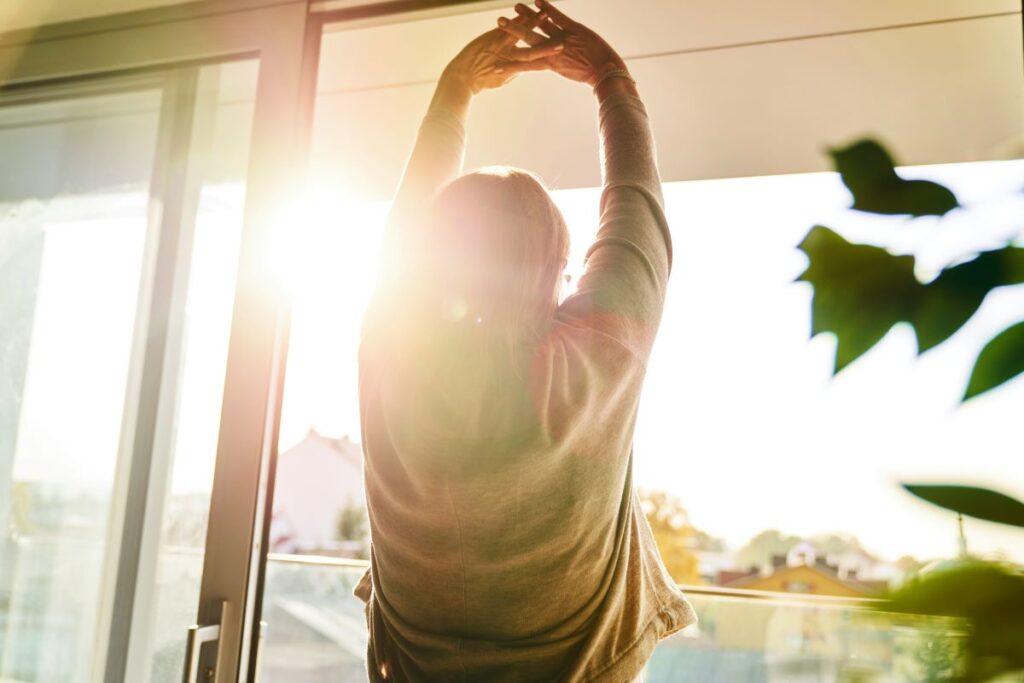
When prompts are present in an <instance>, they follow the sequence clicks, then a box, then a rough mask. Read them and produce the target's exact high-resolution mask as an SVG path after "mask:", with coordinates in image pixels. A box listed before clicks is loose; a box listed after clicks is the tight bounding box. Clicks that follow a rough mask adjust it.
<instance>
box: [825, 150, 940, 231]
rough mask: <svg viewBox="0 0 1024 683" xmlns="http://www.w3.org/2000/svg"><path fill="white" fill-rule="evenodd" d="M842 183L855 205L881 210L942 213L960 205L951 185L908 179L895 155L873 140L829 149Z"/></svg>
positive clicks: (911, 213)
mask: <svg viewBox="0 0 1024 683" xmlns="http://www.w3.org/2000/svg"><path fill="white" fill-rule="evenodd" d="M829 155H831V157H832V163H833V165H834V166H835V169H836V171H838V172H839V175H840V177H841V178H842V180H843V184H845V185H846V187H847V188H848V189H849V190H850V192H851V194H853V208H854V209H858V210H860V211H868V212H870V213H880V214H910V215H911V216H942V215H944V214H946V213H948V212H949V211H951V210H953V209H955V208H957V207H958V206H960V203H959V202H958V201H957V199H956V195H954V194H953V192H952V191H950V190H949V188H947V187H945V186H944V185H940V184H939V183H934V182H932V181H930V180H905V179H903V178H901V177H900V176H899V175H898V174H897V173H896V168H895V164H894V163H893V160H892V157H891V156H890V155H889V153H888V152H887V151H886V150H885V148H884V147H882V146H881V145H880V144H878V143H877V142H875V141H874V140H861V141H859V142H855V143H853V144H852V145H850V146H848V147H843V148H838V149H830V150H829Z"/></svg>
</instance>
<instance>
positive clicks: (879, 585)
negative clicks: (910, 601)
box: [719, 541, 887, 598]
mask: <svg viewBox="0 0 1024 683" xmlns="http://www.w3.org/2000/svg"><path fill="white" fill-rule="evenodd" d="M737 574H738V573H737V572H722V573H720V576H719V584H720V585H723V586H726V587H728V588H744V589H747V590H759V591H775V592H781V593H805V594H811V595H832V596H837V597H847V598H868V597H874V596H876V595H878V594H879V593H881V592H882V591H883V590H884V589H885V587H886V585H887V584H886V582H884V581H875V580H860V579H858V573H857V570H856V569H852V568H847V567H842V566H840V565H838V564H834V563H832V562H830V561H829V560H828V559H826V558H823V557H821V556H820V555H819V554H818V553H817V552H816V551H815V549H814V547H813V546H812V545H811V544H810V543H809V542H807V541H803V542H801V543H799V544H797V545H796V546H794V547H793V548H792V549H791V550H790V551H789V553H787V554H786V555H776V556H774V557H773V558H772V567H771V568H770V569H769V570H767V571H765V572H762V571H758V570H757V569H756V568H754V569H751V570H750V571H749V572H746V573H739V575H737Z"/></svg>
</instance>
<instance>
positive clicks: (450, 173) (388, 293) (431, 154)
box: [363, 107, 466, 339]
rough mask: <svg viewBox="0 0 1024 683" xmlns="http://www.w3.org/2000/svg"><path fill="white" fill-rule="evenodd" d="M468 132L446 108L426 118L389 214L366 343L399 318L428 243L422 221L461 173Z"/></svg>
mask: <svg viewBox="0 0 1024 683" xmlns="http://www.w3.org/2000/svg"><path fill="white" fill-rule="evenodd" d="M465 150H466V129H465V124H464V122H463V121H462V119H461V118H460V117H458V116H456V115H455V114H453V113H451V112H450V111H448V110H447V109H445V108H443V107H431V108H430V109H429V110H428V111H427V114H426V115H425V116H424V117H423V121H422V123H421V124H420V127H419V131H418V133H417V136H416V143H415V145H414V146H413V150H412V153H411V154H410V156H409V160H408V162H407V163H406V166H405V171H404V172H403V174H402V179H401V182H400V183H399V186H398V190H397V191H396V192H395V196H394V200H393V202H392V205H391V210H390V212H389V213H388V218H387V222H386V227H385V232H384V241H383V245H382V249H381V258H380V262H379V268H378V277H377V284H376V287H375V289H374V294H373V297H372V298H371V301H370V305H369V306H368V308H367V310H366V314H365V316H364V318H363V338H364V339H365V338H366V336H367V335H368V334H369V333H370V332H371V331H372V330H375V329H378V328H379V327H381V326H382V325H386V321H387V319H388V316H389V315H395V314H397V311H396V310H395V304H396V303H397V302H400V301H401V300H402V298H403V290H405V289H406V288H407V285H406V284H404V283H403V282H402V278H403V274H406V273H408V270H409V264H408V259H409V258H410V257H411V256H412V255H414V254H416V253H417V252H418V251H419V250H420V249H422V248H423V246H424V244H426V243H427V240H428V236H426V235H424V234H423V230H424V226H423V218H424V216H426V215H427V213H428V208H429V206H430V203H431V202H432V201H433V199H434V197H435V196H436V195H437V193H438V192H440V191H441V190H442V189H443V188H444V187H445V186H446V185H447V184H448V183H450V182H451V181H452V180H454V179H455V178H457V177H458V176H459V175H460V174H461V173H462V165H463V159H464V157H465Z"/></svg>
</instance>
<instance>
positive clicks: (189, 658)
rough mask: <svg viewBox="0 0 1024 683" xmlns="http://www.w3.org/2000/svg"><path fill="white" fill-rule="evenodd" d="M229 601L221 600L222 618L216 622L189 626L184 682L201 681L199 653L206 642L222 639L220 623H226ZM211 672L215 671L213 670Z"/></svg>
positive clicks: (193, 682) (197, 682) (186, 640)
mask: <svg viewBox="0 0 1024 683" xmlns="http://www.w3.org/2000/svg"><path fill="white" fill-rule="evenodd" d="M227 605H228V604H227V603H226V602H223V601H221V603H220V609H219V610H218V611H219V612H220V620H219V622H218V623H216V624H206V625H204V626H200V625H199V624H193V625H192V626H189V627H188V635H187V637H186V639H185V677H184V683H199V653H200V651H201V650H202V649H203V645H204V644H205V643H212V642H213V641H215V640H220V625H221V624H222V623H224V613H225V611H226V610H227ZM211 673H213V671H212V670H211Z"/></svg>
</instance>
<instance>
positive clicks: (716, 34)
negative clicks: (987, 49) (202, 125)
mask: <svg viewBox="0 0 1024 683" xmlns="http://www.w3.org/2000/svg"><path fill="white" fill-rule="evenodd" d="M508 4H509V8H511V7H512V5H513V2H511V1H510V2H509V3H508ZM558 6H559V7H560V8H562V9H563V10H564V11H565V12H567V13H569V14H570V15H572V16H573V17H575V18H576V19H578V20H579V21H582V22H584V23H586V24H588V25H589V26H591V27H592V28H594V29H595V30H597V31H598V32H600V33H601V34H602V35H603V36H604V37H605V38H606V39H607V40H608V41H609V42H610V43H611V44H612V45H613V46H615V48H616V49H617V50H618V51H619V52H620V53H621V54H623V55H624V56H627V57H636V56H641V55H654V54H661V53H666V52H678V51H688V50H698V49H707V48H713V47H721V46H730V45H736V44H743V43H750V42H759V41H768V40H779V39H792V38H795V37H800V36H810V35H824V34H833V33H842V32H850V31H863V30H870V29H876V28H879V27H886V26H899V25H906V24H914V23H922V22H937V21H948V20H951V19H957V18H963V17H968V16H972V17H973V16H987V15H993V14H1001V13H1013V12H1017V13H1019V12H1020V3H1019V2H1017V1H1016V0H928V1H927V2H922V1H920V0H895V1H894V0H857V2H850V0H774V1H773V2H752V1H751V0H631V2H628V3H627V2H621V1H620V0H563V1H561V2H558ZM499 14H500V12H496V11H494V10H489V11H486V12H480V13H471V14H462V15H459V16H445V17H440V18H436V19H423V20H417V21H400V22H397V23H394V24H390V25H387V26H372V27H369V28H357V29H351V30H345V29H344V26H343V25H338V26H335V30H332V31H330V32H329V33H328V34H327V35H326V36H325V40H324V45H323V56H324V58H323V60H322V62H321V88H322V89H323V90H328V91H334V90H339V89H352V88H368V87H380V86H382V85H387V84H399V83H408V82H413V81H422V80H429V79H433V78H436V77H437V74H438V73H440V71H441V69H442V68H443V67H444V65H445V64H446V63H447V61H448V60H449V59H450V58H451V57H452V56H453V55H454V54H455V53H456V52H458V50H459V49H460V48H461V46H462V45H464V44H465V43H466V42H468V41H469V40H470V39H471V38H473V37H474V36H476V35H478V34H480V33H481V32H483V31H485V30H487V29H490V28H493V27H494V25H495V23H494V22H495V20H496V19H497V17H498V16H499ZM505 14H508V15H511V14H513V12H512V11H511V9H509V11H507V12H505Z"/></svg>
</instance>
